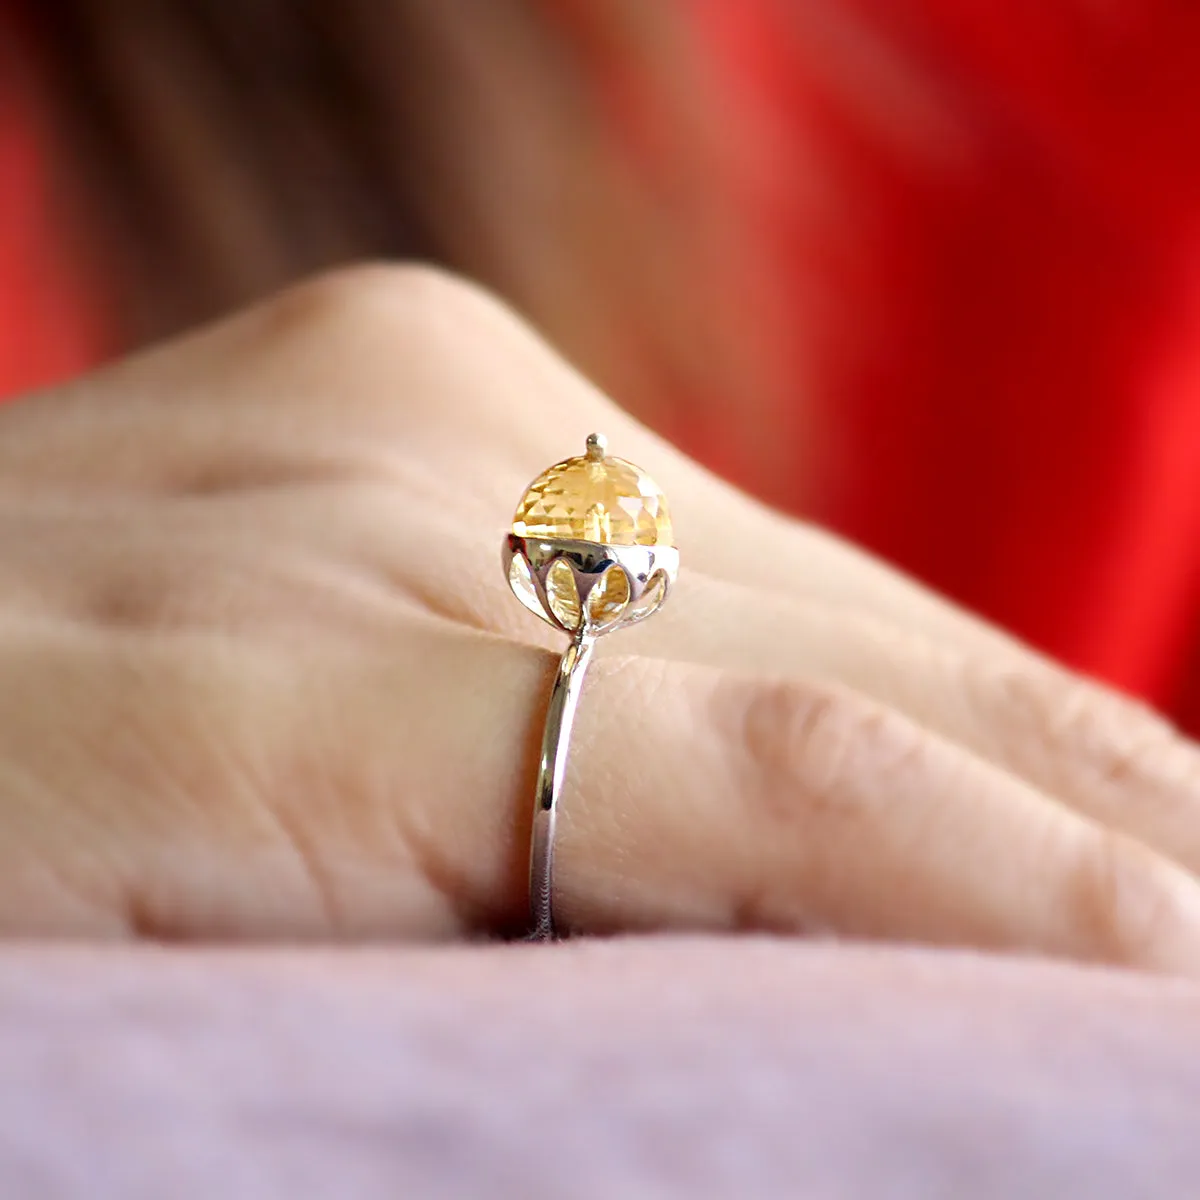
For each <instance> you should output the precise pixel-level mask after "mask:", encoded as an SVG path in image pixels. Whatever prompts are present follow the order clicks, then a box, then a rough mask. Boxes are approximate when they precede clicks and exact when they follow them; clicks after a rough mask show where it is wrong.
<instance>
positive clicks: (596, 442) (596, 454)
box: [587, 433, 608, 462]
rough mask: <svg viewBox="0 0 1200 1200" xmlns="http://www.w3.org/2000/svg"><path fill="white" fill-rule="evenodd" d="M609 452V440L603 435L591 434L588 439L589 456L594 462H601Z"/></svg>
mask: <svg viewBox="0 0 1200 1200" xmlns="http://www.w3.org/2000/svg"><path fill="white" fill-rule="evenodd" d="M607 450H608V438H606V437H605V436H604V434H602V433H589V434H588V439H587V456H588V458H590V459H592V460H593V462H599V461H600V459H602V458H603V457H604V454H605V451H607Z"/></svg>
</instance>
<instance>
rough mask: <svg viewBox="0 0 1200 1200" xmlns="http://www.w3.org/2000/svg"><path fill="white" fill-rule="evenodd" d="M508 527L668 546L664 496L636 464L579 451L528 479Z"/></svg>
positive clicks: (540, 534) (523, 533) (532, 533)
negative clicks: (574, 456)
mask: <svg viewBox="0 0 1200 1200" xmlns="http://www.w3.org/2000/svg"><path fill="white" fill-rule="evenodd" d="M513 533H515V534H517V535H519V536H520V537H529V538H569V539H572V540H576V541H585V542H603V543H605V544H606V545H609V546H671V545H674V534H673V532H672V529H671V516H670V513H669V512H668V510H667V502H666V499H665V498H664V497H663V494H662V492H661V491H659V488H658V485H657V484H656V483H655V482H654V480H653V479H651V478H650V476H649V475H647V474H646V472H645V471H643V470H642V469H641V467H635V466H634V465H633V463H631V462H626V461H625V459H623V458H611V457H608V456H607V455H603V456H597V455H594V454H588V455H582V454H581V455H580V456H579V457H577V458H568V459H565V460H564V461H563V462H560V463H555V465H554V466H552V467H551V468H550V469H549V470H548V471H543V472H542V474H541V475H539V476H538V477H537V478H536V479H535V480H534V481H533V482H532V483H531V484H530V485H529V490H528V491H527V492H526V493H525V496H524V498H523V499H522V500H521V503H520V505H519V506H518V507H517V511H516V513H515V514H514V516H513Z"/></svg>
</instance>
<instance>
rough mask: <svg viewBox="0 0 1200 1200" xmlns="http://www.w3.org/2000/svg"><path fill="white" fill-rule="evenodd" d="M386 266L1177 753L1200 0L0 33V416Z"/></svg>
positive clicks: (535, 8) (1196, 457)
mask: <svg viewBox="0 0 1200 1200" xmlns="http://www.w3.org/2000/svg"><path fill="white" fill-rule="evenodd" d="M379 256H384V257H393V258H395V257H403V258H417V259H423V260H429V261H434V262H438V263H443V264H446V265H448V266H450V267H452V268H454V269H456V270H458V271H461V272H464V273H466V274H468V275H470V276H473V277H475V278H477V279H479V280H481V281H482V282H484V283H485V284H487V285H489V286H490V287H492V288H494V289H495V290H497V291H498V292H500V293H501V294H502V295H503V296H505V297H506V298H507V299H508V300H509V301H510V302H511V303H512V304H513V305H514V306H515V307H516V308H517V309H518V310H520V311H521V312H522V313H523V314H524V315H525V316H526V317H527V318H528V319H529V320H530V321H532V322H533V323H534V324H535V325H536V326H537V327H538V328H539V329H540V330H541V331H542V332H543V333H544V334H545V336H546V337H547V338H549V340H550V341H551V342H553V343H554V344H555V345H556V346H557V347H558V348H559V349H560V350H561V351H562V352H563V353H564V354H566V355H567V356H568V357H569V358H571V359H572V360H573V361H574V362H575V363H576V364H577V365H578V366H579V367H580V368H581V369H582V370H584V371H585V372H586V373H588V374H589V375H590V376H592V377H593V378H594V379H596V380H597V381H598V382H599V383H600V384H601V385H602V386H603V387H604V388H605V389H607V390H608V391H609V392H610V393H611V394H612V395H614V396H615V397H616V398H617V399H618V400H619V401H620V402H621V403H622V404H623V405H625V406H626V407H628V408H630V409H631V410H632V411H633V412H635V413H636V414H637V415H638V416H639V417H641V418H642V419H643V420H645V421H646V422H647V423H649V424H650V425H652V426H654V427H655V428H657V429H658V430H660V431H661V432H663V433H664V434H666V435H667V436H668V437H670V438H672V439H673V440H674V441H676V442H677V443H679V444H680V445H681V446H682V447H683V448H684V449H686V450H687V451H688V452H690V453H691V454H693V455H694V456H695V457H697V458H698V459H700V460H701V461H703V462H705V463H707V464H708V465H710V466H711V467H713V468H714V469H715V470H717V471H718V472H720V473H721V474H723V475H725V476H727V477H728V478H730V479H732V480H734V481H735V482H737V483H738V484H740V485H741V486H743V487H745V488H747V489H748V490H750V491H752V492H754V493H756V494H757V495H759V496H761V497H762V498H763V499H764V500H766V501H767V502H769V503H771V504H773V505H776V506H779V507H781V508H783V509H786V510H787V511H790V512H793V513H796V514H798V515H801V516H804V517H808V518H811V519H813V520H817V521H820V522H821V523H823V524H825V525H827V526H829V527H831V528H833V529H835V530H837V531H838V532H840V533H843V534H845V535H847V536H849V537H850V538H852V539H854V540H855V541H857V542H859V543H861V544H862V545H864V546H866V547H867V548H869V549H871V550H873V551H875V552H877V553H879V554H882V555H883V556H884V557H886V558H887V559H889V560H891V561H892V562H893V563H895V564H897V565H899V566H901V567H903V568H904V569H906V570H908V571H911V572H913V573H915V574H916V575H918V576H919V577H921V578H922V579H924V580H925V581H927V582H929V583H931V584H932V585H934V586H935V587H937V588H939V589H941V590H943V591H945V592H947V593H949V594H950V595H951V596H953V597H954V598H956V599H957V600H959V601H961V602H963V603H965V604H967V605H970V606H971V607H973V608H975V609H977V610H979V611H980V612H982V613H983V614H985V615H986V616H988V617H990V618H992V619H994V620H997V621H999V622H1001V623H1003V624H1005V625H1007V626H1008V627H1010V628H1012V629H1013V630H1015V631H1016V632H1017V633H1018V634H1020V635H1021V636H1022V637H1025V638H1027V639H1029V640H1031V641H1032V642H1034V643H1035V644H1036V645H1038V646H1040V647H1042V648H1044V649H1046V650H1049V651H1051V652H1052V653H1054V654H1056V655H1058V656H1060V657H1062V658H1063V659H1065V660H1066V661H1068V662H1069V663H1071V664H1072V665H1074V666H1077V667H1080V668H1082V669H1084V670H1087V671H1090V672H1093V673H1095V674H1098V675H1100V676H1102V677H1104V678H1106V679H1108V680H1110V681H1111V682H1114V683H1116V684H1118V685H1119V686H1121V687H1124V688H1126V689H1128V690H1130V691H1133V692H1135V693H1137V694H1140V695H1142V696H1144V697H1146V698H1148V699H1149V700H1151V701H1152V702H1153V703H1155V704H1157V705H1158V706H1160V707H1161V708H1163V709H1164V710H1166V711H1168V712H1170V713H1172V714H1173V715H1175V716H1176V717H1177V718H1178V719H1179V720H1180V721H1181V722H1182V723H1184V724H1185V725H1187V726H1190V727H1191V728H1192V729H1193V730H1195V729H1197V728H1200V4H1197V3H1196V0H452V2H448V0H238V2H237V3H232V2H230V0H0V394H2V395H8V396H11V395H15V394H18V393H20V392H21V391H24V390H27V389H30V388H34V387H39V386H43V385H46V384H49V383H53V382H55V381H57V380H60V379H63V378H66V377H69V376H70V375H72V374H75V373H78V372H80V371H82V370H85V369H86V368H88V367H90V366H92V365H94V364H96V363H98V362H100V361H102V360H104V359H106V358H109V357H111V356H114V355H117V354H121V353H124V352H126V351H128V350H130V349H132V348H134V347H136V346H138V345H139V344H141V343H143V342H145V341H147V340H150V339H153V338H157V337H161V336H164V335H167V334H170V333H172V332H174V331H176V330H178V329H180V328H183V327H185V326H187V325H189V324H192V323H195V322H197V321H201V320H205V319H208V318H210V317H212V316H214V315H216V314H218V313H221V312H223V311H226V310H228V309H230V308H233V307H236V306H238V305H242V304H245V303H247V302H249V301H251V300H253V299H255V298H256V297H259V296H261V295H263V294H265V293H268V292H270V291H272V290H274V289H276V288H278V287H280V286H282V285H284V284H286V283H288V282H289V281H291V280H293V279H295V278H297V277H299V276H302V275H306V274H309V273H311V272H313V271H315V270H318V269H320V268H323V267H328V266H331V265H333V264H336V263H339V262H344V261H348V260H358V259H363V258H369V257H379ZM736 534H737V531H736V529H731V530H730V536H736Z"/></svg>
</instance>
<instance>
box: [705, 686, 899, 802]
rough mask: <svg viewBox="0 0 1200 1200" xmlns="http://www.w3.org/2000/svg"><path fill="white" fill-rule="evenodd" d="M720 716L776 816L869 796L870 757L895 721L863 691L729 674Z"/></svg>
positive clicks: (724, 730) (756, 790)
mask: <svg viewBox="0 0 1200 1200" xmlns="http://www.w3.org/2000/svg"><path fill="white" fill-rule="evenodd" d="M717 720H718V723H719V725H720V728H721V731H722V734H723V736H724V738H725V739H726V742H727V744H728V748H729V750H730V752H731V753H732V755H733V756H734V758H735V760H737V761H740V762H744V763H747V764H748V770H749V773H750V776H751V778H753V779H755V780H756V781H757V786H755V787H753V788H751V789H749V790H748V794H750V795H753V796H757V797H760V798H761V801H760V802H761V805H762V807H763V808H764V810H765V811H766V812H767V813H768V814H769V815H771V816H772V817H774V818H776V819H792V818H794V817H796V816H797V815H800V814H802V813H807V814H811V813H812V812H813V810H841V811H843V812H851V811H853V810H854V809H855V808H857V807H861V806H862V805H863V804H865V803H867V802H868V800H869V796H868V794H867V793H868V791H869V789H867V788H865V787H864V786H863V785H864V783H865V779H866V776H867V775H869V774H870V773H872V770H871V767H870V766H869V763H870V760H871V759H872V758H873V757H875V756H876V755H877V754H878V752H879V749H880V743H881V735H885V734H886V730H887V727H888V725H889V721H888V714H887V713H886V710H882V709H880V708H878V707H877V706H875V705H874V704H872V703H871V702H869V701H867V700H865V699H864V698H862V697H860V696H858V695H857V694H856V693H853V692H850V691H845V690H839V689H837V688H834V687H825V686H821V685H810V684H800V683H796V682H793V681H786V682H779V681H749V682H747V681H740V680H739V681H728V682H727V683H726V684H725V686H724V687H723V688H721V689H719V693H718V697H717Z"/></svg>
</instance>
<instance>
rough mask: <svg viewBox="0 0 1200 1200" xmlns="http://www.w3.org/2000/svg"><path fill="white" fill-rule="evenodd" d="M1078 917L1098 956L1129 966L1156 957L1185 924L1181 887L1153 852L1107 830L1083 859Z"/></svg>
mask: <svg viewBox="0 0 1200 1200" xmlns="http://www.w3.org/2000/svg"><path fill="white" fill-rule="evenodd" d="M1072 915H1073V918H1074V921H1075V922H1076V925H1077V932H1078V934H1079V936H1080V937H1081V938H1082V940H1083V941H1084V943H1085V944H1086V945H1090V946H1091V947H1093V949H1094V953H1095V955H1096V957H1098V958H1100V959H1102V960H1104V961H1107V962H1115V963H1126V964H1130V963H1140V962H1146V961H1148V960H1150V959H1152V958H1153V957H1154V948H1155V947H1156V946H1157V945H1159V944H1161V943H1163V942H1165V941H1168V940H1170V938H1171V937H1172V935H1173V934H1175V933H1176V932H1177V931H1178V930H1179V928H1180V927H1181V925H1182V923H1183V921H1184V917H1183V913H1182V911H1181V905H1180V902H1179V890H1178V887H1177V886H1176V884H1175V881H1174V880H1173V879H1172V878H1170V876H1169V875H1168V874H1167V873H1166V872H1164V871H1163V870H1162V869H1161V868H1160V866H1159V864H1158V863H1157V861H1156V860H1155V859H1154V857H1153V856H1152V854H1151V852H1150V851H1149V850H1146V849H1145V848H1143V847H1142V846H1140V845H1139V844H1138V843H1136V842H1134V841H1132V840H1131V839H1129V838H1127V837H1125V836H1124V835H1122V834H1119V833H1115V832H1113V831H1111V830H1106V829H1101V830H1098V831H1097V833H1096V835H1095V837H1094V839H1093V840H1091V841H1090V842H1089V844H1088V846H1087V848H1086V850H1085V851H1084V853H1083V854H1082V856H1081V858H1080V861H1079V866H1078V868H1077V873H1076V885H1075V888H1074V912H1073V914H1072Z"/></svg>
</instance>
